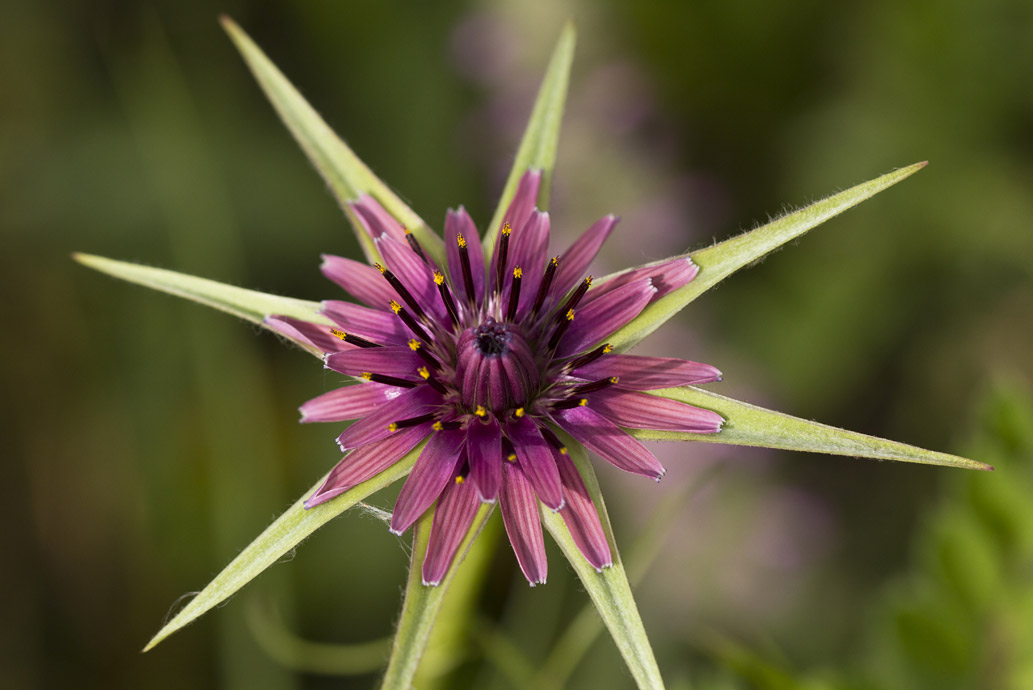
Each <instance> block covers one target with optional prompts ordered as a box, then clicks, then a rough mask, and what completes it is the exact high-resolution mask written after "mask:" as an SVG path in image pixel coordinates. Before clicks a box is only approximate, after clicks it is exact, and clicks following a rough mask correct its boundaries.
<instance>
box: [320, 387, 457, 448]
mask: <svg viewBox="0 0 1033 690" xmlns="http://www.w3.org/2000/svg"><path fill="white" fill-rule="evenodd" d="M440 404H441V395H440V394H439V393H437V392H435V391H434V389H432V388H430V387H429V386H419V387H418V388H413V389H411V390H406V391H404V392H402V393H401V394H400V395H399V396H398V397H397V398H395V399H394V400H390V401H388V402H386V403H384V404H383V405H380V406H379V407H377V409H375V410H373V411H372V412H370V413H369V414H368V415H366V416H365V417H363V418H362V419H360V420H359V421H357V422H354V423H353V424H352V425H351V426H350V427H348V428H347V429H345V430H344V433H343V434H341V435H340V436H338V437H337V445H339V446H340V447H341V450H349V449H351V448H359V447H361V446H364V445H366V444H367V443H373V442H374V441H379V440H380V439H383V438H387V437H388V436H391V434H392V432H391V430H390V428H389V427H390V425H391V423H392V422H399V421H401V420H403V419H412V418H413V417H419V416H420V415H424V414H427V413H429V412H431V411H432V410H433V409H434V408H435V407H437V406H438V405H440ZM429 427H430V423H429V422H428V423H426V424H421V425H420V426H419V427H417V428H429ZM395 433H398V432H395Z"/></svg>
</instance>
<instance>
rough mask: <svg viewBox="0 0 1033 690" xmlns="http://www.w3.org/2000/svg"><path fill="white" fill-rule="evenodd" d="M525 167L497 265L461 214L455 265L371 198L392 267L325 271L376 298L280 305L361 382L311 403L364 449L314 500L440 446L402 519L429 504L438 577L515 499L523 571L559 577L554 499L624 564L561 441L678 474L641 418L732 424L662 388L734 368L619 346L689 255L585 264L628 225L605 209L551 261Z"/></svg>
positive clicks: (586, 546) (581, 536)
mask: <svg viewBox="0 0 1033 690" xmlns="http://www.w3.org/2000/svg"><path fill="white" fill-rule="evenodd" d="M541 177H542V176H541V174H540V172H538V171H534V170H531V171H528V172H526V173H525V174H524V175H523V177H522V178H521V180H520V184H519V187H518V188H517V193H516V195H515V196H514V198H513V201H512V203H511V204H510V206H509V208H508V210H507V212H506V214H505V216H504V218H503V224H502V226H501V228H500V231H499V232H498V233H497V235H496V240H495V243H494V246H493V247H492V248H491V251H490V252H489V253H488V256H489V257H490V258H488V259H485V252H484V251H483V249H482V245H481V239H480V236H479V234H478V232H477V229H476V227H474V224H473V222H472V221H471V219H470V217H469V215H467V213H466V211H465V210H463V209H462V208H460V209H459V210H458V211H450V212H449V214H448V217H447V218H446V221H445V242H446V247H447V266H443V267H439V266H437V265H436V264H435V263H434V261H433V259H431V258H430V257H429V255H428V254H427V253H426V252H424V251H423V249H422V248H421V247H420V245H419V243H418V241H417V240H416V238H415V236H414V235H413V234H412V233H410V232H408V231H406V230H405V228H403V227H402V226H401V225H400V224H399V223H398V222H397V221H396V220H394V219H393V218H392V217H391V216H390V214H388V213H387V212H386V211H385V210H384V209H383V208H382V207H381V206H380V204H378V203H377V202H376V201H375V200H374V199H373V198H372V197H369V196H363V197H361V198H360V199H358V200H357V201H355V202H353V203H352V210H353V211H354V212H355V214H356V216H357V217H358V218H359V219H360V221H361V223H362V225H363V228H364V229H365V231H366V232H367V233H368V234H369V236H370V237H371V238H372V240H373V242H374V243H375V246H376V249H377V251H378V252H379V254H380V256H381V257H382V261H383V263H379V262H378V263H376V264H375V265H374V266H372V267H371V266H367V265H365V264H362V263H359V262H357V261H353V260H351V259H345V258H341V257H337V256H326V257H324V263H323V273H324V274H325V275H326V276H327V277H328V278H330V279H331V280H332V281H334V282H335V283H337V284H338V285H340V286H341V287H342V288H344V289H345V290H346V291H347V292H348V293H350V294H351V295H352V297H354V298H355V299H356V300H358V301H359V302H363V303H365V305H366V306H361V305H359V304H354V303H351V302H343V301H335V300H331V301H327V302H324V303H323V310H322V311H323V314H324V315H325V316H326V317H328V318H329V319H331V320H332V321H333V322H334V323H335V324H337V326H338V327H339V328H324V327H322V326H317V325H315V324H312V323H309V322H304V321H299V320H296V319H291V318H289V317H284V316H274V317H270V318H269V319H268V323H269V324H270V325H272V326H273V327H275V328H277V329H278V330H281V331H282V332H285V333H288V334H290V335H291V336H292V337H298V336H299V335H301V336H303V337H304V338H305V339H307V340H308V341H309V342H311V343H312V344H313V345H315V346H317V347H319V348H321V349H323V350H324V351H325V352H326V355H325V357H324V362H325V366H326V367H327V368H328V369H332V370H334V371H336V372H338V373H341V374H344V375H346V376H350V377H353V378H354V379H355V383H353V384H352V385H347V386H344V387H342V388H338V389H337V390H333V391H331V392H329V393H326V394H325V395H321V396H319V397H318V398H315V399H314V400H310V401H309V402H307V403H305V404H304V405H302V407H301V413H302V421H306V422H317V421H319V422H339V421H345V420H352V419H354V420H357V421H355V422H354V423H353V424H352V425H351V426H349V427H348V428H347V429H346V430H345V431H344V433H342V434H341V435H340V436H339V437H338V438H337V442H338V444H339V445H340V447H341V450H343V451H345V452H346V453H347V455H345V457H344V458H343V459H342V460H341V462H340V463H339V464H338V465H337V467H335V468H334V470H333V471H332V472H331V473H330V475H329V477H328V478H327V479H326V481H325V482H324V483H323V485H322V486H321V487H320V488H319V489H318V490H317V491H316V492H315V493H314V494H313V495H312V496H311V497H310V498H309V499H308V500H307V501H306V504H305V505H306V507H312V506H314V505H318V504H320V503H323V502H325V501H327V500H330V499H331V498H333V497H335V496H337V495H339V494H341V493H343V492H345V491H347V490H348V489H350V488H352V487H353V486H356V485H358V484H360V483H361V482H363V481H365V480H367V479H369V478H370V477H372V476H374V475H376V474H377V473H379V472H381V471H383V470H384V469H385V468H386V467H388V466H389V465H391V464H393V463H395V462H397V461H398V460H399V459H401V458H402V457H403V456H405V455H406V454H407V453H409V452H410V451H412V450H413V449H414V448H416V446H418V445H419V444H420V443H421V442H423V441H426V445H425V446H424V448H423V450H422V452H421V453H420V455H419V458H418V459H417V461H416V464H415V465H414V467H413V470H412V473H411V474H410V476H409V478H408V479H407V480H406V482H405V484H404V486H403V487H402V490H401V493H400V495H399V497H398V500H397V502H396V504H395V509H394V513H393V516H392V519H391V531H392V532H395V533H401V532H403V531H405V530H406V529H408V528H409V527H410V526H411V525H412V524H413V523H414V522H415V521H416V519H417V518H419V517H420V516H421V515H422V514H423V513H424V512H425V511H426V510H428V509H429V508H430V507H431V505H432V504H434V502H435V501H437V509H436V512H435V514H434V521H433V525H432V527H431V534H430V540H429V543H428V547H427V554H426V559H425V560H424V564H423V573H422V574H423V581H424V583H425V584H437V583H438V582H440V581H441V578H442V577H443V576H444V574H445V572H446V571H447V570H448V567H449V565H450V564H451V562H452V559H453V557H454V556H455V553H456V550H457V548H458V546H459V544H460V542H461V541H462V539H463V537H464V536H465V534H466V532H467V530H468V529H469V527H470V524H471V522H472V520H473V518H474V515H475V513H476V512H477V508H478V506H479V504H480V502H482V501H486V502H495V501H498V504H499V506H500V508H501V511H502V516H503V520H504V522H505V527H506V532H507V534H508V535H509V540H510V543H511V544H512V546H513V551H514V552H515V553H516V557H517V560H518V561H519V563H520V568H521V569H522V570H523V573H524V575H525V576H526V577H527V579H528V581H529V582H530V583H531V584H532V585H534V584H537V583H544V582H545V579H546V574H547V564H546V559H545V544H544V541H543V538H542V528H541V523H540V518H539V513H538V503H539V502H541V504H542V505H543V506H545V507H546V508H547V509H551V510H554V511H559V512H560V514H561V515H562V516H563V519H564V521H565V522H566V524H567V525H568V527H569V528H570V531H571V534H572V535H573V537H574V539H575V541H576V543H577V545H578V547H579V549H580V550H581V553H582V554H583V555H584V557H585V558H586V559H587V560H588V561H589V562H590V563H591V564H592V565H593V566H595V567H596V568H597V569H602V568H606V567H607V566H609V565H611V564H612V558H611V555H610V547H609V545H608V544H607V541H606V536H605V534H604V532H603V528H602V525H601V523H600V520H599V516H598V514H597V513H596V509H595V506H594V505H593V503H592V500H591V498H590V497H589V494H588V492H587V491H586V489H585V486H584V483H583V482H582V480H581V477H580V475H579V474H578V471H577V469H576V468H575V466H574V463H573V462H572V461H571V459H570V457H569V456H568V454H567V448H566V447H565V444H564V442H563V440H562V438H561V435H562V434H569V436H571V437H573V438H574V439H576V440H577V441H579V442H580V443H582V444H583V445H584V446H586V447H587V448H588V449H590V450H591V451H593V452H594V453H595V454H597V455H599V456H600V457H602V458H603V459H604V460H606V461H608V462H610V463H612V464H613V465H615V466H617V467H619V468H620V469H623V470H626V471H628V472H634V473H636V474H642V475H645V476H647V477H651V478H653V479H656V480H659V479H660V478H661V477H662V476H663V475H664V468H663V467H662V466H661V465H660V462H659V461H658V460H657V459H656V458H655V457H654V456H653V454H652V453H651V452H650V451H649V449H647V448H646V447H645V446H644V445H642V443H640V442H639V441H638V440H636V439H635V438H633V437H632V436H631V435H630V434H628V433H627V432H626V431H625V430H624V428H635V429H656V430H665V431H681V432H689V433H716V432H718V431H720V429H721V424H722V423H723V419H722V417H721V416H720V415H718V414H717V413H715V412H712V411H710V410H704V409H700V408H697V407H693V406H691V405H687V404H685V403H682V402H678V401H675V400H670V399H667V398H661V397H658V396H655V395H651V394H649V393H647V392H645V391H649V390H651V389H659V388H667V387H671V386H680V385H686V384H699V383H706V382H710V381H716V380H719V379H720V377H721V373H720V372H719V371H718V370H717V369H715V368H713V367H711V366H709V365H706V364H699V363H697V362H690V361H686V360H679V359H666V358H657V357H638V356H634V355H625V354H617V353H615V352H613V351H612V349H611V347H610V346H609V345H608V344H607V343H606V339H607V337H609V336H610V335H611V334H613V333H614V332H616V331H617V330H618V329H620V328H621V327H622V326H624V325H626V324H627V323H628V322H629V321H631V320H632V319H633V318H635V317H636V316H638V314H639V313H640V312H641V311H642V310H643V308H645V307H646V306H647V305H648V304H649V303H650V302H652V301H653V300H655V299H658V298H659V297H662V296H663V295H665V294H667V293H669V292H670V291H672V290H675V289H677V288H679V287H681V286H683V285H685V284H686V283H688V282H689V281H691V280H692V279H693V278H694V277H695V275H696V273H697V271H698V268H697V267H696V265H695V264H693V263H692V262H691V261H690V260H689V259H687V258H677V259H673V260H670V261H666V262H660V263H658V264H655V265H651V266H646V267H642V268H638V269H634V270H630V271H627V272H624V273H620V274H617V275H615V276H613V277H611V278H609V279H606V280H603V281H598V282H593V279H592V277H591V276H586V275H585V272H586V270H587V269H588V266H589V264H590V263H591V261H592V260H593V258H594V257H595V255H596V253H597V252H598V251H599V248H600V247H601V246H602V244H603V242H604V241H605V240H606V238H607V237H608V236H609V234H610V232H611V231H612V230H613V229H614V227H615V226H616V224H617V220H618V219H617V218H616V217H615V216H606V217H605V218H603V219H601V220H599V221H598V222H597V223H595V224H594V225H592V226H591V227H590V228H589V229H588V230H587V231H585V233H584V234H583V235H582V236H581V237H580V238H579V239H578V240H577V241H575V242H574V244H572V245H571V246H570V247H569V248H568V249H567V250H566V251H565V252H564V253H562V254H560V255H558V256H550V255H549V253H548V247H549V231H550V222H549V215H548V214H547V213H544V212H541V211H539V210H537V209H536V208H535V202H536V200H537V197H538V191H539V186H540V184H541Z"/></svg>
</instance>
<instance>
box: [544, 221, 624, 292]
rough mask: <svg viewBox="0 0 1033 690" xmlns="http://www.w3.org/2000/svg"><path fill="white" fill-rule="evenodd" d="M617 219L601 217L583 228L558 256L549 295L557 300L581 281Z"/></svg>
mask: <svg viewBox="0 0 1033 690" xmlns="http://www.w3.org/2000/svg"><path fill="white" fill-rule="evenodd" d="M619 221H620V218H618V217H617V216H614V215H609V216H606V217H605V218H601V219H599V220H597V221H596V222H595V223H594V224H593V225H592V227H590V228H588V230H585V231H584V233H582V234H581V237H579V238H577V240H575V241H574V244H572V245H570V248H569V249H567V251H565V252H564V253H563V254H562V255H561V256H560V260H559V268H558V269H557V270H556V277H555V278H554V279H553V281H552V288H551V289H550V290H549V294H550V295H553V296H554V297H555V299H557V300H558V299H560V298H562V297H563V295H565V294H567V293H568V292H570V289H571V288H572V287H574V286H575V285H577V284H578V283H579V282H581V279H582V278H584V277H585V273H586V271H587V270H588V266H589V264H591V263H592V259H594V258H595V255H596V254H598V253H599V249H600V247H602V246H603V243H604V242H606V238H608V237H609V236H610V233H611V232H613V229H614V228H615V227H617V223H618V222H619Z"/></svg>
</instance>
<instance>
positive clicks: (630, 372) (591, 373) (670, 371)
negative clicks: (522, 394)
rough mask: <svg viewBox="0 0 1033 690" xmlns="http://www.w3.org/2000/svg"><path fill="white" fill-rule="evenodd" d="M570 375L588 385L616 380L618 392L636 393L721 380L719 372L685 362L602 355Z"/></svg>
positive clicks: (698, 364)
mask: <svg viewBox="0 0 1033 690" xmlns="http://www.w3.org/2000/svg"><path fill="white" fill-rule="evenodd" d="M571 375H572V376H576V377H577V378H579V379H586V380H589V381H598V380H599V379H604V378H608V377H610V376H616V377H618V379H619V380H618V381H617V387H618V388H625V389H628V390H636V391H648V390H653V389H656V388H672V387H674V386H688V385H694V384H699V383H710V382H711V381H720V380H721V372H720V371H718V370H717V369H715V368H714V367H712V366H710V365H709V364H701V363H699V362H690V361H688V360H686V359H672V358H669V357H640V356H638V355H604V356H603V357H600V358H599V359H597V360H595V361H594V362H589V363H588V364H586V365H585V366H583V367H578V368H577V369H575V370H574V371H572V372H571Z"/></svg>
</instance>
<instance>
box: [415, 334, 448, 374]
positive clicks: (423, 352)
mask: <svg viewBox="0 0 1033 690" xmlns="http://www.w3.org/2000/svg"><path fill="white" fill-rule="evenodd" d="M409 349H410V350H412V351H413V352H415V353H416V354H417V355H418V356H419V358H420V359H422V360H423V361H424V362H426V363H427V364H429V365H430V366H432V367H434V368H435V369H440V368H441V363H440V362H438V360H437V359H436V358H435V357H434V355H432V354H431V353H429V352H427V348H425V347H423V343H421V342H420V341H419V340H416V339H415V338H413V339H412V340H410V341H409Z"/></svg>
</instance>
